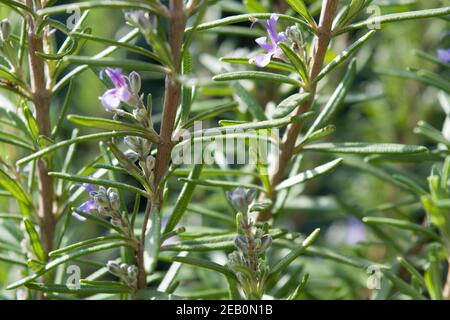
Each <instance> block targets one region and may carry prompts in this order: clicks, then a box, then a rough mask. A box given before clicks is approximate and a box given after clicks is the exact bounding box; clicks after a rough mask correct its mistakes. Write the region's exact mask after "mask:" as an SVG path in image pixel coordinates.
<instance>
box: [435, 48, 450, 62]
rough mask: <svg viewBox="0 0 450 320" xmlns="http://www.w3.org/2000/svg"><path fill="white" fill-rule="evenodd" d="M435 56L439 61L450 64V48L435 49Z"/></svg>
mask: <svg viewBox="0 0 450 320" xmlns="http://www.w3.org/2000/svg"><path fill="white" fill-rule="evenodd" d="M437 54H438V58H439V60H441V62H443V63H450V48H448V49H442V48H440V49H437Z"/></svg>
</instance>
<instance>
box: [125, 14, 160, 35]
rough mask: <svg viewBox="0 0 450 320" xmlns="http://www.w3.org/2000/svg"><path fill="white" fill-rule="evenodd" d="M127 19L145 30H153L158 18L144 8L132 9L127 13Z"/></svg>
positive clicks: (131, 23)
mask: <svg viewBox="0 0 450 320" xmlns="http://www.w3.org/2000/svg"><path fill="white" fill-rule="evenodd" d="M125 20H126V21H127V22H128V23H129V24H130V25H132V26H134V27H137V28H140V29H142V30H143V31H152V30H153V29H154V28H155V22H156V18H155V17H154V16H153V15H150V14H149V13H148V12H146V11H143V10H132V11H128V12H126V13H125Z"/></svg>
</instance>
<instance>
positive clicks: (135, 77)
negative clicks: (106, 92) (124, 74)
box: [128, 71, 141, 96]
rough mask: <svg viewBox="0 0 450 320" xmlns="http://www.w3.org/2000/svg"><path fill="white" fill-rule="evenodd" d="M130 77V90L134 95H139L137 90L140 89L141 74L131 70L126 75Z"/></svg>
mask: <svg viewBox="0 0 450 320" xmlns="http://www.w3.org/2000/svg"><path fill="white" fill-rule="evenodd" d="M128 77H129V79H130V88H131V91H132V92H133V93H134V94H135V95H137V96H138V95H139V91H141V76H140V75H139V73H137V72H135V71H133V72H131V73H130V75H129V76H128Z"/></svg>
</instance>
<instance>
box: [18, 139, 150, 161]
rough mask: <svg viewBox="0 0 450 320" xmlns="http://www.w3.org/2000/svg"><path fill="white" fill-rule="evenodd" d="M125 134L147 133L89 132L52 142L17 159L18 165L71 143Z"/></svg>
mask: <svg viewBox="0 0 450 320" xmlns="http://www.w3.org/2000/svg"><path fill="white" fill-rule="evenodd" d="M124 136H140V137H144V138H145V137H146V135H144V134H143V133H141V132H138V131H111V132H100V133H94V134H87V135H85V136H81V137H76V138H72V139H68V140H64V141H60V142H57V143H55V144H52V145H51V146H49V147H46V148H44V149H41V150H39V151H37V152H35V153H33V154H31V155H29V156H26V157H24V158H22V159H19V160H18V161H17V165H18V166H21V165H24V164H26V163H28V162H30V161H32V160H34V159H38V158H41V157H43V156H45V155H47V154H49V153H51V152H53V151H56V150H58V149H60V148H63V147H66V146H69V145H71V144H76V143H81V142H87V141H92V140H101V139H106V138H113V137H124Z"/></svg>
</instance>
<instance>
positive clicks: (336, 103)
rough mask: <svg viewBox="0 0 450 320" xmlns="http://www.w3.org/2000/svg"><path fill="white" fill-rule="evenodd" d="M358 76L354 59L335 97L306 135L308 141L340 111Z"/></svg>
mask: <svg viewBox="0 0 450 320" xmlns="http://www.w3.org/2000/svg"><path fill="white" fill-rule="evenodd" d="M355 76H356V59H353V60H352V61H351V62H350V64H349V65H348V68H347V71H346V73H345V75H344V77H343V78H342V81H341V82H339V85H338V86H337V87H336V89H335V90H334V92H333V95H332V96H331V97H330V99H329V100H328V102H327V103H326V105H325V106H324V107H323V109H322V111H320V113H319V115H318V116H317V118H316V119H314V122H313V124H312V125H311V127H310V128H309V129H308V132H307V133H306V138H305V139H307V138H308V137H309V136H310V135H311V134H312V133H313V132H314V130H316V129H317V128H319V127H321V126H323V125H325V124H327V122H328V121H329V120H330V118H331V117H332V116H333V115H334V114H335V113H336V112H337V111H338V110H339V108H340V106H341V105H342V104H343V102H344V99H345V96H346V95H347V93H348V92H349V91H350V87H351V86H352V84H353V80H354V79H355Z"/></svg>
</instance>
